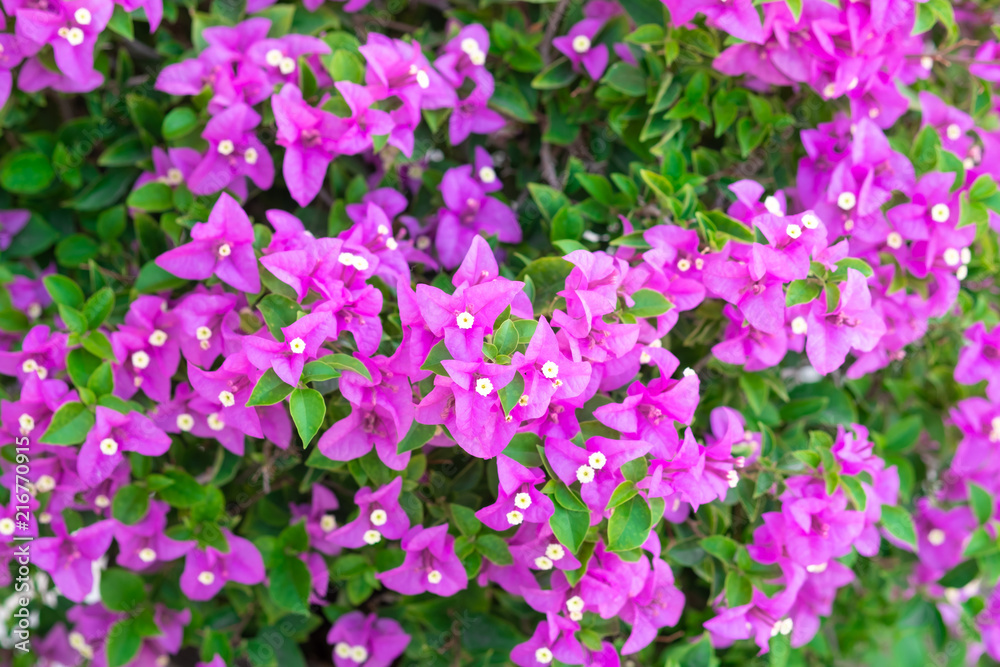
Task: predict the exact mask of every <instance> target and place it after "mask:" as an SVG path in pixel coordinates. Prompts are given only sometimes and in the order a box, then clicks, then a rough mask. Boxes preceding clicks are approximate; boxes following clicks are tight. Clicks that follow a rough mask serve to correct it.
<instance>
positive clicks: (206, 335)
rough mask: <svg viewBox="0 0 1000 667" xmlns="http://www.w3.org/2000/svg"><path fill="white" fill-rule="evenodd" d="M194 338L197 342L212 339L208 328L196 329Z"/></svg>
mask: <svg viewBox="0 0 1000 667" xmlns="http://www.w3.org/2000/svg"><path fill="white" fill-rule="evenodd" d="M194 336H195V338H197V339H198V340H209V339H210V338H211V337H212V330H211V329H209V328H208V327H198V329H197V330H196V331H195V332H194Z"/></svg>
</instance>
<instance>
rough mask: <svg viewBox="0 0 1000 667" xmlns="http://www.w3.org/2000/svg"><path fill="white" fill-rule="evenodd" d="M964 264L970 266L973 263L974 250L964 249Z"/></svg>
mask: <svg viewBox="0 0 1000 667" xmlns="http://www.w3.org/2000/svg"><path fill="white" fill-rule="evenodd" d="M959 254H960V255H961V259H962V264H968V263H969V262H971V261H972V250H970V249H969V248H962V251H961V253H959Z"/></svg>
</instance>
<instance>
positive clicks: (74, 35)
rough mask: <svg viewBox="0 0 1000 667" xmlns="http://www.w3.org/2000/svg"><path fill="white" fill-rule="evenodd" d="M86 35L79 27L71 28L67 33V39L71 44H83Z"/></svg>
mask: <svg viewBox="0 0 1000 667" xmlns="http://www.w3.org/2000/svg"><path fill="white" fill-rule="evenodd" d="M84 37H85V35H84V34H83V31H82V30H80V29H79V28H70V29H69V32H67V33H66V41H67V42H69V44H70V46H80V45H81V44H83V39H84Z"/></svg>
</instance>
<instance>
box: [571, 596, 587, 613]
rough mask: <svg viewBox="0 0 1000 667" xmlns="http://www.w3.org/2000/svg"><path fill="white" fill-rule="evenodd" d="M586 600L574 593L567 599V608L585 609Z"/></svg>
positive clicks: (572, 609)
mask: <svg viewBox="0 0 1000 667" xmlns="http://www.w3.org/2000/svg"><path fill="white" fill-rule="evenodd" d="M586 604H587V603H586V602H584V601H583V598H582V597H580V596H579V595H574V596H573V597H571V598H570V599H568V600H566V609H567V610H569V611H583V608H584V606H586Z"/></svg>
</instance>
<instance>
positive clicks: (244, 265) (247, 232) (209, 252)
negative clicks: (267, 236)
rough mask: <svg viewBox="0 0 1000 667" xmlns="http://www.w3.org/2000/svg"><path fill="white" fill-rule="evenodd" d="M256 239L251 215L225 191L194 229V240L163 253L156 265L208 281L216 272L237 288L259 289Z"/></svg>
mask: <svg viewBox="0 0 1000 667" xmlns="http://www.w3.org/2000/svg"><path fill="white" fill-rule="evenodd" d="M253 240H254V238H253V225H251V224H250V218H248V217H247V214H246V213H245V212H244V211H243V208H242V207H241V206H240V205H239V204H238V203H237V202H236V200H235V199H233V198H232V197H230V196H229V195H228V194H226V193H222V196H220V197H219V201H217V202H216V204H215V206H213V207H212V212H211V213H210V214H209V216H208V222H199V223H198V224H196V225H195V226H194V227H193V228H192V229H191V241H190V242H189V243H186V244H184V245H182V246H180V247H178V248H174V249H173V250H168V251H167V252H165V253H163V254H162V255H160V256H159V257H157V258H156V264H157V266H159V267H160V268H162V269H164V270H166V271H169V272H170V273H172V274H174V275H175V276H178V277H180V278H186V279H188V280H205V279H206V278H208V277H209V276H212V275H215V276H217V277H218V278H219V280H221V281H222V282H224V283H226V284H227V285H230V286H232V287H235V288H236V289H238V290H241V291H244V292H251V293H253V292H259V291H260V274H259V273H258V271H257V257H256V255H254V251H253Z"/></svg>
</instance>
